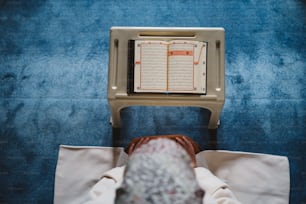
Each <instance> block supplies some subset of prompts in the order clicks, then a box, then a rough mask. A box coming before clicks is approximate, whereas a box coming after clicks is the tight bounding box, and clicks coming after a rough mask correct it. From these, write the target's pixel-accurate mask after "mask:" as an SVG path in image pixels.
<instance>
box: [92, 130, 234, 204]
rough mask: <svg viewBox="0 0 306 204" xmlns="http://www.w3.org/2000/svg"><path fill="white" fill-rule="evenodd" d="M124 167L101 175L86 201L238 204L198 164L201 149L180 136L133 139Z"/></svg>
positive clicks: (220, 183) (116, 203)
mask: <svg viewBox="0 0 306 204" xmlns="http://www.w3.org/2000/svg"><path fill="white" fill-rule="evenodd" d="M126 151H127V153H128V155H129V159H128V162H127V164H126V165H125V166H122V167H116V168H113V169H111V170H110V171H108V172H106V173H104V174H103V176H102V178H101V180H100V181H99V182H98V183H97V184H96V185H95V186H94V187H93V189H92V190H91V192H90V201H88V202H86V204H98V203H99V204H100V203H101V204H102V203H103V204H132V203H133V204H202V203H203V204H240V202H239V201H238V200H237V198H236V197H235V195H234V194H233V193H232V191H231V190H230V187H229V186H228V185H227V184H226V183H225V182H223V181H221V180H220V179H219V178H217V177H216V176H214V175H213V174H212V173H211V172H210V171H209V170H208V169H206V168H204V167H198V166H197V164H196V154H197V153H198V152H200V148H199V146H198V145H197V143H196V142H194V141H193V140H192V139H191V138H189V137H187V136H183V135H163V136H146V137H141V138H135V139H133V140H132V142H131V143H130V144H129V146H128V148H127V149H126Z"/></svg>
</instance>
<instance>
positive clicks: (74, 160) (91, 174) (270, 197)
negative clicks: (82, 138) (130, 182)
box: [54, 145, 290, 204]
mask: <svg viewBox="0 0 306 204" xmlns="http://www.w3.org/2000/svg"><path fill="white" fill-rule="evenodd" d="M126 161H127V155H126V154H125V153H124V151H123V148H118V147H117V148H112V147H80V146H63V145H62V146H60V150H59V156H58V162H57V168H56V175H55V189H54V204H63V203H65V204H70V203H71V204H79V203H82V202H85V201H86V200H88V192H89V190H90V189H91V188H92V187H93V185H94V184H95V183H97V182H98V180H99V179H100V177H101V175H102V173H103V172H105V171H107V170H109V169H111V168H113V167H116V166H121V165H124V164H125V162H126ZM197 161H198V165H199V166H205V167H207V168H208V169H209V170H210V171H212V172H213V173H214V174H215V175H216V176H217V177H219V178H220V179H222V180H224V181H226V183H228V184H229V185H230V187H231V190H232V191H233V192H234V193H235V195H236V196H237V198H238V200H239V201H240V202H241V203H245V204H262V203H269V204H270V203H271V204H288V203H289V190H290V178H289V162H288V159H287V157H284V156H275V155H267V154H254V153H246V152H230V151H203V152H200V153H198V154H197Z"/></svg>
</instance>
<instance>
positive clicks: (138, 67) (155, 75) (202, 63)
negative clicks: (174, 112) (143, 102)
mask: <svg viewBox="0 0 306 204" xmlns="http://www.w3.org/2000/svg"><path fill="white" fill-rule="evenodd" d="M133 51H134V58H133V66H134V70H133V75H134V76H133V78H134V79H133V82H134V87H133V92H136V93H137V92H139V93H146V92H147V93H165V92H166V93H195V94H205V93H206V64H207V63H206V58H207V57H206V55H207V43H206V42H200V41H191V40H172V41H160V40H135V41H134V47H133Z"/></svg>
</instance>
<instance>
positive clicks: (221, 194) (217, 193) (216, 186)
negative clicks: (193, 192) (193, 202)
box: [195, 167, 241, 204]
mask: <svg viewBox="0 0 306 204" xmlns="http://www.w3.org/2000/svg"><path fill="white" fill-rule="evenodd" d="M195 173H196V178H197V181H198V183H199V185H200V187H201V188H202V189H203V190H205V196H204V199H203V203H205V204H241V203H240V202H239V201H238V200H237V198H236V197H235V195H234V194H233V192H232V191H231V190H230V187H229V186H228V185H227V184H226V183H224V182H223V181H222V180H220V179H219V178H217V177H216V176H214V175H213V174H212V173H211V172H210V171H209V170H208V169H206V168H204V167H197V168H195Z"/></svg>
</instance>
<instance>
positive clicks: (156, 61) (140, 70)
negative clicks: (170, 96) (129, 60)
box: [134, 40, 168, 92]
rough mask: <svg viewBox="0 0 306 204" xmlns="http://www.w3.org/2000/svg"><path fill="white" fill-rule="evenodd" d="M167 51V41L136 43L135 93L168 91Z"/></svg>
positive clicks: (138, 41) (142, 41)
mask: <svg viewBox="0 0 306 204" xmlns="http://www.w3.org/2000/svg"><path fill="white" fill-rule="evenodd" d="M167 49H168V43H167V42H165V41H145V40H136V41H135V56H134V60H135V61H134V64H135V66H134V91H135V92H163V91H166V90H167V63H168V59H167Z"/></svg>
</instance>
